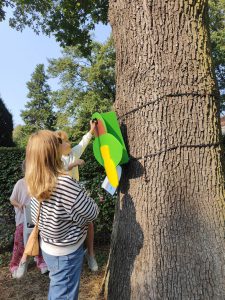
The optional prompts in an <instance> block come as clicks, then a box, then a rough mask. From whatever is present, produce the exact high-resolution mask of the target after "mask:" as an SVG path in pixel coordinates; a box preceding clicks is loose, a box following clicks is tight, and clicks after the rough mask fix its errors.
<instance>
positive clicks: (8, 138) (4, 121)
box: [0, 98, 14, 147]
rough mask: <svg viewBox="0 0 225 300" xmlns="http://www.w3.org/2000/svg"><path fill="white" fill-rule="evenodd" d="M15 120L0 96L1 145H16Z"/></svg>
mask: <svg viewBox="0 0 225 300" xmlns="http://www.w3.org/2000/svg"><path fill="white" fill-rule="evenodd" d="M12 132H13V120H12V115H11V114H10V112H9V111H8V109H7V108H6V106H5V104H4V102H3V100H2V99H1V98H0V147H12V146H14V143H13V139H12Z"/></svg>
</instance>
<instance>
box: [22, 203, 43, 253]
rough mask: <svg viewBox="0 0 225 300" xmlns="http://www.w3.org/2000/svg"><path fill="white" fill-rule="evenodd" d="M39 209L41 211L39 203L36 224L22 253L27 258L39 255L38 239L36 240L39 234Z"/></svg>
mask: <svg viewBox="0 0 225 300" xmlns="http://www.w3.org/2000/svg"><path fill="white" fill-rule="evenodd" d="M40 209H41V203H39V208H38V215H37V223H36V225H35V226H34V229H33V230H32V232H31V234H30V236H29V238H28V241H27V244H26V247H25V250H24V253H25V254H27V255H29V256H37V255H39V238H38V234H39V229H38V224H39V216H40Z"/></svg>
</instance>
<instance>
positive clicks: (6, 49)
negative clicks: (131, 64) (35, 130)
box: [0, 20, 111, 127]
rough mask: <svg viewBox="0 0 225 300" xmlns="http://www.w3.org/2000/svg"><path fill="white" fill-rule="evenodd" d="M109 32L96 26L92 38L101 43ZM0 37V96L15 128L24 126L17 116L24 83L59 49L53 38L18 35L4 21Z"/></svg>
mask: <svg viewBox="0 0 225 300" xmlns="http://www.w3.org/2000/svg"><path fill="white" fill-rule="evenodd" d="M110 32H111V29H110V26H109V25H108V26H104V25H102V24H99V25H97V26H96V30H95V31H94V33H93V37H94V39H95V40H97V41H99V42H105V41H106V40H107V38H108V37H109V35H110ZM0 36H1V46H0V96H1V98H2V100H3V101H4V103H5V105H6V107H7V109H8V110H9V111H10V112H11V114H12V115H13V124H14V127H15V126H17V125H19V124H24V123H23V121H22V119H21V117H20V113H21V110H23V109H24V108H25V106H24V105H25V103H26V102H27V101H28V100H29V99H28V98H27V97H26V95H27V93H28V90H27V86H26V82H28V81H30V79H31V74H32V73H33V72H34V69H35V67H36V65H37V64H42V63H43V64H44V65H45V66H47V59H48V58H58V57H60V55H61V48H60V46H59V44H58V43H57V42H56V41H55V39H54V37H51V38H49V37H47V36H45V35H41V34H40V35H36V34H35V33H34V32H33V31H32V30H31V29H29V28H26V29H25V30H24V31H23V32H18V31H16V30H15V29H12V28H10V27H9V25H8V21H7V20H6V21H3V22H1V23H0ZM49 84H50V86H51V88H52V89H54V88H56V87H57V83H56V81H54V80H50V81H49Z"/></svg>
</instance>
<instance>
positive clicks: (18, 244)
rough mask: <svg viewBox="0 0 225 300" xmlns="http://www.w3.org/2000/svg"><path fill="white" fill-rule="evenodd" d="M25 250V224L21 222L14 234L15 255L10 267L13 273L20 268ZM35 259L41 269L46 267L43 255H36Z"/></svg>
mask: <svg viewBox="0 0 225 300" xmlns="http://www.w3.org/2000/svg"><path fill="white" fill-rule="evenodd" d="M23 251H24V244H23V224H20V225H18V226H17V227H16V231H15V234H14V245H13V255H12V258H11V261H10V265H9V269H10V272H11V273H12V272H13V271H14V270H16V269H17V268H18V266H19V263H20V260H21V258H22V256H23ZM35 261H36V264H37V267H38V268H39V269H41V268H43V267H46V263H45V261H44V259H43V257H42V255H38V256H36V257H35Z"/></svg>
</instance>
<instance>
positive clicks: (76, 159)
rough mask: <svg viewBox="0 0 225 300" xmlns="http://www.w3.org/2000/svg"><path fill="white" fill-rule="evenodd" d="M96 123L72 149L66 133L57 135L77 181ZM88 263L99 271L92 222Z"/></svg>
mask: <svg viewBox="0 0 225 300" xmlns="http://www.w3.org/2000/svg"><path fill="white" fill-rule="evenodd" d="M94 128H95V123H94V122H92V121H90V130H89V132H88V133H86V134H85V135H84V136H83V138H82V140H81V141H80V142H79V144H78V145H76V146H74V147H73V148H71V143H70V141H69V139H68V135H67V133H66V132H65V131H62V130H58V131H56V135H57V137H58V138H61V140H62V161H63V165H64V169H65V171H67V172H68V174H69V175H70V176H71V177H72V178H73V179H75V180H77V181H79V170H78V166H82V165H83V164H84V161H83V160H82V159H80V157H81V155H82V153H83V152H84V150H85V149H86V147H87V145H88V144H89V142H90V140H91V138H92V135H93V133H94ZM86 243H87V253H86V257H87V261H88V266H89V269H90V270H91V271H93V272H96V271H97V270H98V264H97V261H96V259H95V255H94V224H93V223H92V222H91V223H89V224H88V233H87V240H86Z"/></svg>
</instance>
